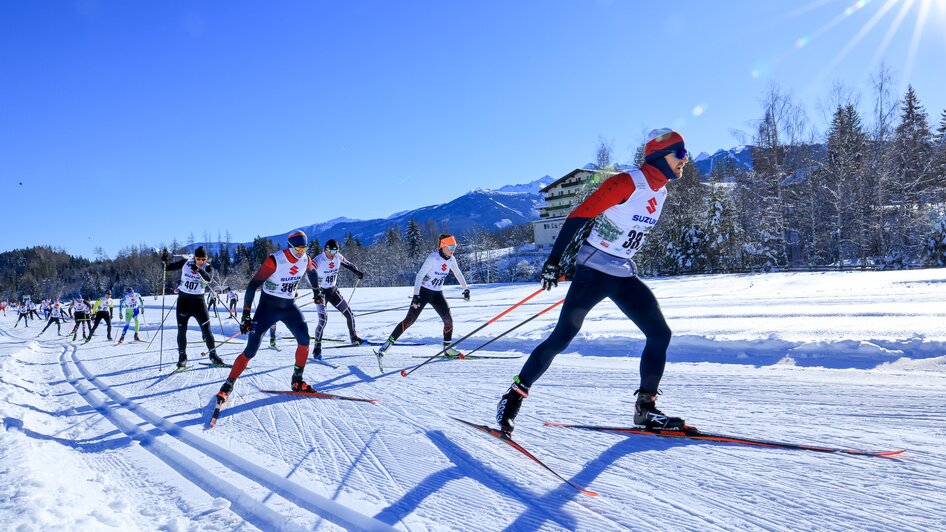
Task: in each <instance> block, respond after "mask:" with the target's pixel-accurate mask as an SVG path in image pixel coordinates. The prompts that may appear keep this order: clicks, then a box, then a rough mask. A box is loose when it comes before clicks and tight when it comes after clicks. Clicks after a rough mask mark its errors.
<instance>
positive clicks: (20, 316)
mask: <svg viewBox="0 0 946 532" xmlns="http://www.w3.org/2000/svg"><path fill="white" fill-rule="evenodd" d="M29 315H30V311H29V308H27V306H26V303H25V302H24V303H23V304H21V305H20V306H19V307H18V308H17V309H16V323H14V324H13V328H14V329H16V326H17V325H19V324H20V320H23V326H24V327H29V326H30V320H29Z"/></svg>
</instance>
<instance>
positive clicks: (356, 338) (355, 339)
mask: <svg viewBox="0 0 946 532" xmlns="http://www.w3.org/2000/svg"><path fill="white" fill-rule="evenodd" d="M350 340H351V345H361V344H363V343H365V339H364V338H362V337H360V336H358V333H355V334H353V335H351V337H350Z"/></svg>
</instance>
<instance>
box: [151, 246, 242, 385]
mask: <svg viewBox="0 0 946 532" xmlns="http://www.w3.org/2000/svg"><path fill="white" fill-rule="evenodd" d="M162 259H163V260H164V261H165V267H166V269H167V271H169V272H170V271H176V270H180V271H181V281H180V283H178V285H177V290H178V294H179V295H178V296H177V355H178V360H177V367H178V368H179V369H183V368H184V367H186V366H187V322H188V321H190V319H191V317H193V318H195V319H196V320H197V326H198V327H200V332H201V335H202V336H203V339H204V342H206V344H207V353H208V354H209V355H210V363H211V364H213V365H215V366H223V365H226V363H225V362H224V361H223V360H222V359H221V358H220V357H219V356H217V348H216V346H215V342H214V335H213V333H212V332H211V331H210V313H208V312H207V306H206V305H205V304H204V292H205V291H206V289H205V288H204V287H205V286H206V285H207V283H209V282H210V281H211V275H212V274H213V267H212V266H211V265H209V264H207V251H206V250H204V246H198V247H197V249H195V250H194V258H192V259H181V260H178V261H175V262H170V263H169V262H167V260H168V257H167V254H165V255H164V256H162Z"/></svg>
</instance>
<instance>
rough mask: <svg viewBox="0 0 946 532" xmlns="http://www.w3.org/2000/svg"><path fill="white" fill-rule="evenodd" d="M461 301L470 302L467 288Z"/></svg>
mask: <svg viewBox="0 0 946 532" xmlns="http://www.w3.org/2000/svg"><path fill="white" fill-rule="evenodd" d="M463 300H464V301H469V300H470V289H469V288H467V289H466V290H464V291H463Z"/></svg>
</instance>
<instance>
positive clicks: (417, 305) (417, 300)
mask: <svg viewBox="0 0 946 532" xmlns="http://www.w3.org/2000/svg"><path fill="white" fill-rule="evenodd" d="M411 308H420V294H418V295H416V296H414V297H412V298H411Z"/></svg>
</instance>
